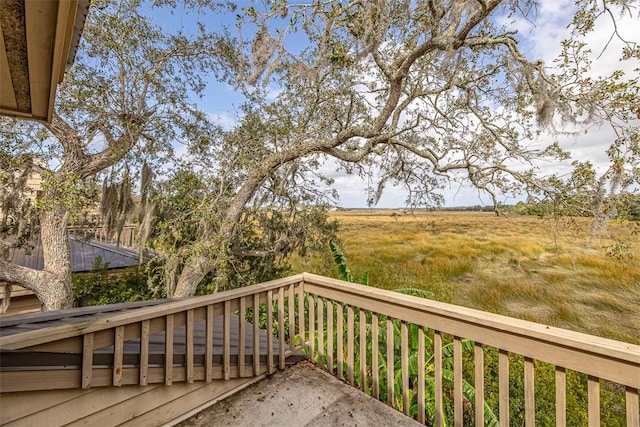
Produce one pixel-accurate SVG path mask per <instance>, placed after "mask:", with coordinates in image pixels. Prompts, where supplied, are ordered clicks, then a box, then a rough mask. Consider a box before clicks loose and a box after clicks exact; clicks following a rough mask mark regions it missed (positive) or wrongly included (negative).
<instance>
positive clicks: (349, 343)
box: [347, 305, 355, 385]
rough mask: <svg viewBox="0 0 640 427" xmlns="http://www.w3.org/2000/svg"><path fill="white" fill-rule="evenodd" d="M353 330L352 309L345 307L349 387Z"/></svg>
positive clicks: (351, 373) (352, 382) (351, 371)
mask: <svg viewBox="0 0 640 427" xmlns="http://www.w3.org/2000/svg"><path fill="white" fill-rule="evenodd" d="M354 328H355V325H354V313H353V307H352V306H350V305H349V306H347V382H348V383H349V384H351V385H354V380H353V368H354V366H353V364H354V357H353V356H354V355H353V353H354Z"/></svg>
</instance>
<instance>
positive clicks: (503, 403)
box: [498, 350, 509, 427]
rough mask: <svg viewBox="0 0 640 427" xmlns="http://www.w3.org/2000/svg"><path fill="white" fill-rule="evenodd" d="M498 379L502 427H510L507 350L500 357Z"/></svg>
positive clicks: (501, 351) (502, 351)
mask: <svg viewBox="0 0 640 427" xmlns="http://www.w3.org/2000/svg"><path fill="white" fill-rule="evenodd" d="M498 377H499V380H498V381H499V384H498V394H499V396H500V403H499V407H500V427H505V426H509V354H508V353H507V352H506V351H505V350H500V353H499V355H498Z"/></svg>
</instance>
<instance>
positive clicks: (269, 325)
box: [267, 289, 275, 375]
mask: <svg viewBox="0 0 640 427" xmlns="http://www.w3.org/2000/svg"><path fill="white" fill-rule="evenodd" d="M274 370H275V368H274V366H273V290H271V289H270V290H268V291H267V373H268V374H269V375H271V374H272V373H273V371H274Z"/></svg>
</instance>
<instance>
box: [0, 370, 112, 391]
mask: <svg viewBox="0 0 640 427" xmlns="http://www.w3.org/2000/svg"><path fill="white" fill-rule="evenodd" d="M109 373H110V374H111V369H109ZM91 375H92V380H91V383H92V387H95V386H96V384H95V370H94V373H92V374H91ZM111 379H112V377H111V375H110V376H109V384H110V383H111ZM0 385H2V392H3V395H4V393H7V392H19V391H31V390H59V389H66V388H79V389H81V388H82V372H81V371H80V369H64V370H60V369H39V370H37V371H0Z"/></svg>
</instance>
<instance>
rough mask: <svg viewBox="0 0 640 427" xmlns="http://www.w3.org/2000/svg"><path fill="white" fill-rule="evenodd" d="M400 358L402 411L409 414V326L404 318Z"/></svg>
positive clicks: (401, 326) (401, 329)
mask: <svg viewBox="0 0 640 427" xmlns="http://www.w3.org/2000/svg"><path fill="white" fill-rule="evenodd" d="M400 359H401V362H400V363H401V367H400V369H401V371H402V412H404V414H405V415H406V416H409V408H410V407H411V402H410V401H409V327H408V325H407V322H405V321H404V320H403V321H402V322H401V323H400Z"/></svg>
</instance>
